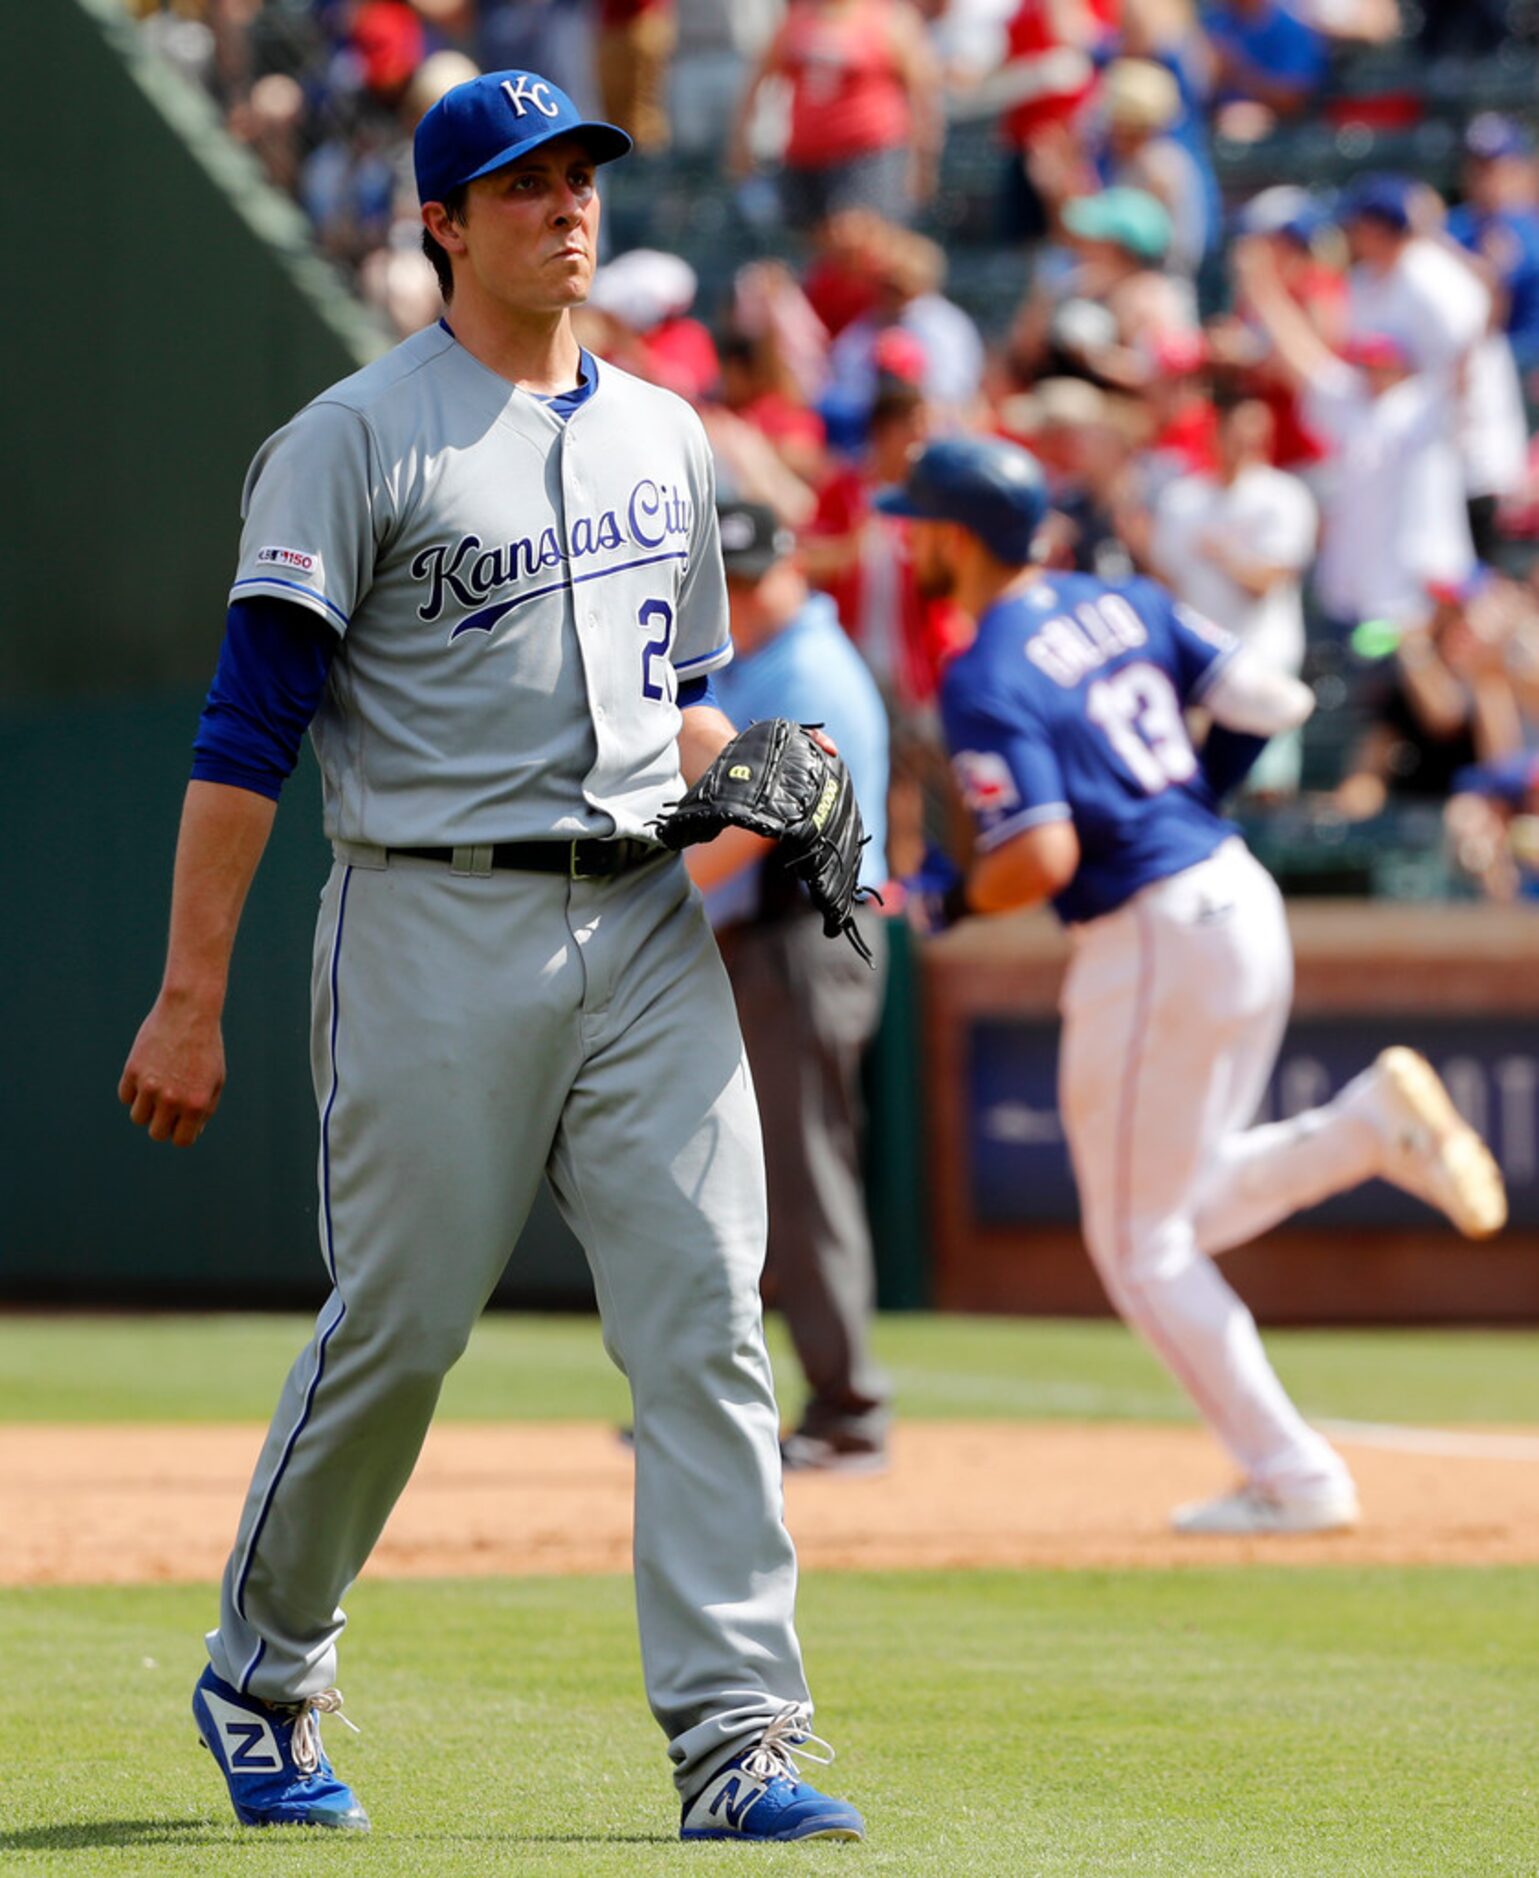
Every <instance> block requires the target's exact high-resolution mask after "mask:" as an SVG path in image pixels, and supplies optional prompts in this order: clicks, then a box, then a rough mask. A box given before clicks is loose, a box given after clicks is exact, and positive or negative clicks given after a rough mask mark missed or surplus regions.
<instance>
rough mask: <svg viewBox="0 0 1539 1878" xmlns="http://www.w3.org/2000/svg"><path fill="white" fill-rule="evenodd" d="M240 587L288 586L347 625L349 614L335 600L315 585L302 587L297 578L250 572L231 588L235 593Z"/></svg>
mask: <svg viewBox="0 0 1539 1878" xmlns="http://www.w3.org/2000/svg"><path fill="white" fill-rule="evenodd" d="M240 587H287V588H288V589H289V591H290V592H291V593H297V594H299V595H300V596H301V597H302V598H303V599H305V600H308V601H309V603H310V605H311V606H313V607H324V608H325V609H326V611H327V612H328V613H330V614H333V615H334V616H335V617H336V618H337V619H339V620H341V622H342V624H343V625H344V626H346V625H347V623H348V619H347V615H346V614H345V613H344V612H343V611H342V609H341V607H339V606H338V605H337V604H336V602H335V601H334V600H328V599H327V598H326V596H325V594H323V593H317V592H316V591H315V590H314V588H313V587H301V586H300V584H299V582H298V581H297V580H280V579H278V577H277V576H276V575H275V574H250V575H248V576H247V577H246V578H245V579H244V580H237V581H236V582H235V583H234V584H233V585H232V586H231V588H230V592H231V593H234V592H235V591H236V590H237V589H238V588H240Z"/></svg>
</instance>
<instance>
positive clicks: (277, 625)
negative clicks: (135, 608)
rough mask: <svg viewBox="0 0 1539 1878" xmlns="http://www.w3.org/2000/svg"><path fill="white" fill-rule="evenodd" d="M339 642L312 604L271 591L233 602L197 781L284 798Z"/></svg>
mask: <svg viewBox="0 0 1539 1878" xmlns="http://www.w3.org/2000/svg"><path fill="white" fill-rule="evenodd" d="M337 644H338V639H337V635H336V633H334V632H333V631H332V629H331V628H330V627H329V626H328V625H327V624H326V622H325V621H324V620H323V619H321V618H320V617H319V616H318V615H317V614H315V613H313V612H312V611H311V610H310V609H309V608H308V607H303V606H296V605H294V604H293V603H291V602H290V601H287V600H278V599H275V598H273V597H272V596H270V595H268V594H255V595H253V596H252V597H251V598H249V599H245V600H235V601H232V602H231V605H230V609H229V612H228V613H227V614H226V616H225V629H224V644H223V645H222V646H221V647H220V650H219V665H218V669H217V670H216V671H215V673H214V682H213V684H212V685H210V687H209V692H208V697H207V699H206V701H205V702H204V706H203V716H202V718H201V719H200V720H199V723H198V734H197V737H196V738H195V739H194V741H193V746H192V749H193V760H192V775H193V780H194V781H195V782H215V783H227V784H229V785H230V786H231V787H232V788H236V789H249V790H251V791H252V792H253V793H254V794H256V795H261V796H267V797H269V798H271V800H273V801H274V802H276V801H277V799H278V797H279V795H280V794H281V793H282V790H283V785H284V783H285V782H286V781H287V780H288V778H289V776H290V775H291V774H292V773H293V769H294V765H295V764H296V763H297V762H298V761H299V746H300V744H301V743H302V742H303V740H304V735H305V732H306V730H308V729H309V727H310V720H311V719H312V718H313V717H314V716H315V713H316V711H317V710H318V709H319V708H320V702H321V698H322V696H323V695H324V693H325V690H326V679H327V676H328V674H329V672H330V670H331V661H332V659H333V657H334V656H335V655H336V650H337Z"/></svg>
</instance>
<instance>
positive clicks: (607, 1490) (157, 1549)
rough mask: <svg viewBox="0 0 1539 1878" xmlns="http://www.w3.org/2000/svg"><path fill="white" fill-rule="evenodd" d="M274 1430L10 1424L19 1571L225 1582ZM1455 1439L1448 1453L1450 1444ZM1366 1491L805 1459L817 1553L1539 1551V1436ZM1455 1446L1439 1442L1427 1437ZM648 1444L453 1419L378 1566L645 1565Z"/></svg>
mask: <svg viewBox="0 0 1539 1878" xmlns="http://www.w3.org/2000/svg"><path fill="white" fill-rule="evenodd" d="M262 1433H263V1431H262V1430H261V1429H260V1428H257V1427H255V1426H249V1425H240V1426H223V1427H185V1426H181V1427H133V1426H129V1427H125V1426H122V1425H118V1426H113V1427H102V1428H95V1427H63V1426H44V1427H28V1426H21V1425H15V1424H13V1425H11V1426H8V1427H3V1428H0V1584H4V1585H41V1584H141V1583H171V1582H200V1581H205V1582H206V1581H208V1580H210V1579H213V1578H216V1577H217V1576H218V1574H219V1572H220V1569H221V1568H222V1566H223V1563H224V1557H225V1553H226V1550H227V1548H228V1546H229V1544H230V1541H231V1539H232V1537H233V1535H234V1527H235V1521H236V1518H237V1515H238V1513H239V1510H240V1503H241V1499H242V1496H243V1493H244V1490H245V1485H246V1481H247V1477H248V1475H249V1472H250V1469H251V1466H252V1463H253V1462H254V1460H255V1458H256V1454H257V1450H258V1448H259V1447H260V1445H261V1439H262ZM1440 1445H1441V1446H1447V1447H1452V1448H1454V1449H1455V1450H1456V1451H1455V1452H1451V1453H1450V1452H1440V1451H1436V1450H1437V1449H1438V1448H1439V1446H1440ZM1340 1446H1341V1448H1342V1450H1343V1452H1344V1453H1345V1454H1346V1455H1347V1457H1348V1458H1349V1460H1350V1462H1351V1464H1352V1468H1353V1471H1354V1472H1355V1474H1356V1476H1357V1479H1358V1484H1359V1487H1360V1489H1361V1492H1362V1498H1363V1505H1364V1509H1365V1518H1364V1523H1363V1525H1362V1526H1361V1527H1360V1528H1359V1529H1358V1530H1357V1531H1356V1532H1353V1533H1346V1534H1340V1535H1333V1536H1330V1537H1324V1538H1310V1539H1271V1540H1256V1539H1240V1540H1236V1539H1200V1540H1193V1539H1177V1538H1176V1537H1175V1536H1174V1535H1173V1534H1172V1533H1171V1532H1170V1530H1169V1527H1168V1525H1167V1520H1168V1516H1169V1512H1170V1508H1171V1506H1172V1505H1173V1504H1175V1503H1176V1502H1178V1501H1181V1500H1185V1499H1192V1498H1200V1497H1203V1496H1205V1495H1207V1494H1210V1493H1213V1492H1216V1491H1219V1490H1221V1489H1222V1488H1223V1487H1224V1486H1225V1485H1226V1484H1227V1480H1226V1468H1225V1464H1224V1461H1223V1459H1222V1456H1221V1455H1220V1453H1219V1451H1218V1450H1217V1448H1216V1447H1215V1446H1214V1444H1213V1441H1212V1439H1211V1438H1210V1437H1209V1436H1208V1435H1206V1434H1205V1433H1204V1432H1203V1431H1202V1430H1200V1429H1194V1428H1183V1427H1169V1428H1166V1427H1146V1426H1133V1425H1124V1424H1108V1423H1095V1424H1090V1425H1085V1426H1079V1425H1073V1424H1065V1423H1036V1424H1022V1423H982V1422H967V1423H950V1424H947V1423H937V1422H928V1423H924V1422H915V1423H910V1424H908V1425H906V1426H904V1427H901V1428H900V1429H899V1430H898V1432H897V1434H896V1436H895V1438H894V1442H893V1462H892V1466H891V1468H890V1469H889V1470H888V1472H886V1473H885V1474H882V1475H880V1476H876V1477H871V1478H850V1477H835V1476H827V1475H823V1476H818V1475H793V1476H791V1477H790V1478H789V1479H788V1481H787V1483H786V1489H787V1490H786V1501H787V1518H788V1521H789V1523H790V1526H791V1530H792V1532H793V1533H794V1535H795V1537H796V1541H797V1545H798V1548H799V1550H800V1553H801V1558H802V1563H803V1565H804V1566H805V1567H808V1568H810V1569H813V1570H816V1569H819V1568H823V1569H827V1568H845V1567H849V1568H854V1567H867V1568H876V1569H891V1568H900V1567H905V1566H933V1567H950V1566H982V1565H995V1566H1068V1567H1074V1566H1154V1567H1161V1566H1170V1565H1178V1564H1181V1565H1196V1564H1221V1563H1238V1562H1241V1561H1244V1560H1247V1559H1265V1560H1266V1561H1268V1562H1269V1563H1270V1562H1289V1563H1296V1564H1320V1563H1331V1564H1365V1563H1369V1564H1376V1563H1382V1564H1401V1563H1426V1564H1434V1563H1435V1564H1476V1563H1479V1564H1535V1563H1539V1439H1536V1438H1535V1436H1534V1433H1533V1431H1527V1433H1526V1434H1518V1433H1514V1434H1510V1435H1508V1436H1502V1435H1500V1434H1499V1433H1495V1432H1493V1433H1492V1434H1491V1435H1490V1436H1489V1438H1487V1437H1482V1436H1479V1435H1474V1434H1472V1432H1471V1431H1468V1430H1461V1431H1460V1433H1459V1435H1458V1436H1456V1437H1453V1438H1451V1439H1450V1440H1449V1441H1447V1442H1445V1443H1442V1444H1440V1443H1439V1442H1438V1441H1437V1439H1436V1438H1429V1439H1427V1440H1425V1441H1423V1440H1420V1439H1419V1438H1416V1437H1410V1438H1409V1447H1410V1450H1411V1451H1406V1446H1405V1445H1400V1446H1397V1445H1395V1444H1394V1437H1393V1434H1391V1436H1390V1443H1389V1445H1386V1444H1385V1442H1384V1440H1383V1439H1382V1438H1378V1439H1373V1440H1369V1441H1354V1440H1352V1439H1341V1440H1340ZM1422 1447H1425V1448H1429V1449H1432V1450H1434V1451H1430V1452H1422V1451H1417V1449H1419V1448H1422ZM631 1487H632V1466H631V1457H630V1454H629V1453H628V1452H627V1450H626V1449H625V1448H623V1447H622V1446H621V1444H620V1443H619V1441H618V1440H617V1439H616V1437H615V1434H614V1432H613V1431H612V1430H610V1429H606V1428H600V1427H594V1426H592V1425H589V1424H569V1423H563V1424H530V1423H516V1424H498V1425H495V1426H487V1425H480V1424H466V1423H454V1422H446V1423H443V1424H441V1425H440V1426H439V1427H438V1428H436V1429H435V1430H434V1431H433V1433H432V1435H431V1436H430V1438H429V1440H428V1444H427V1448H426V1450H425V1452H424V1454H423V1457H422V1461H421V1464H420V1465H419V1467H418V1469H417V1472H416V1475H415V1477H414V1478H413V1480H412V1483H411V1486H410V1487H409V1488H408V1490H407V1492H406V1495H405V1497H404V1498H403V1499H402V1501H401V1504H400V1506H399V1507H398V1508H397V1509H396V1512H395V1515H394V1517H393V1518H392V1520H391V1522H390V1525H389V1526H388V1528H387V1529H386V1531H385V1535H384V1537H383V1539H382V1540H381V1542H380V1544H379V1547H378V1549H377V1550H376V1552H375V1554H374V1557H373V1559H372V1561H371V1562H370V1565H369V1573H370V1575H372V1576H376V1577H392V1576H393V1577H440V1576H452V1575H456V1574H480V1573H508V1574H520V1573H567V1572H609V1571H623V1570H625V1569H627V1567H628V1566H629V1563H630V1501H631Z"/></svg>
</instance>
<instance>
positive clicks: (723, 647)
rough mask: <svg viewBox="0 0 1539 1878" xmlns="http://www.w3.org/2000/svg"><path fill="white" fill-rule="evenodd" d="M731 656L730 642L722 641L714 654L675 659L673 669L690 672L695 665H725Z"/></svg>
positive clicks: (728, 640)
mask: <svg viewBox="0 0 1539 1878" xmlns="http://www.w3.org/2000/svg"><path fill="white" fill-rule="evenodd" d="M731 656H732V641H731V640H730V639H723V640H722V642H721V644H720V645H719V646H718V647H717V648H716V650H715V651H714V652H702V653H701V654H700V655H699V657H698V658H693V659H675V660H674V662H673V669H674V670H675V671H676V672H688V671H692V670H693V669H694V667H695V666H697V665H710V666H716V665H725V664H726V663H727V661H728V659H730V658H731Z"/></svg>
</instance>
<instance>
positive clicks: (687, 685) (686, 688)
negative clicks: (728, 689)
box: [679, 672, 721, 711]
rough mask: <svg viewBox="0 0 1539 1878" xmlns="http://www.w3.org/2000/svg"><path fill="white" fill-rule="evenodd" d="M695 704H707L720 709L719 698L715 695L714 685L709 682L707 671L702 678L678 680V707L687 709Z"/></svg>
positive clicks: (709, 676) (709, 675)
mask: <svg viewBox="0 0 1539 1878" xmlns="http://www.w3.org/2000/svg"><path fill="white" fill-rule="evenodd" d="M696 704H708V705H710V706H711V707H712V709H713V710H717V711H719V710H720V709H721V700H720V699H719V698H718V697H717V696H716V687H715V686H714V685H713V684H712V683H711V674H710V673H709V672H707V673H706V675H705V677H704V678H681V679H680V680H679V709H680V710H681V711H687V710H689V709H690V708H691V706H693V705H696Z"/></svg>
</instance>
